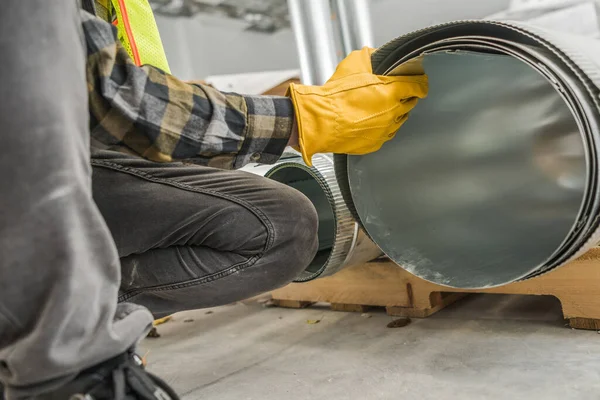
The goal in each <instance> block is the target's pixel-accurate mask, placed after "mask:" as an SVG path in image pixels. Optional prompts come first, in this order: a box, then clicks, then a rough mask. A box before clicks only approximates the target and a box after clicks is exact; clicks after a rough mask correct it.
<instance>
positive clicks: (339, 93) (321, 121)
mask: <svg viewBox="0 0 600 400" xmlns="http://www.w3.org/2000/svg"><path fill="white" fill-rule="evenodd" d="M373 51H374V50H373V49H370V48H367V47H365V48H363V49H362V50H357V51H353V52H352V53H350V55H349V56H348V57H346V58H345V59H344V60H343V61H342V62H341V63H340V64H339V65H338V67H337V69H336V71H335V73H334V74H333V76H332V77H331V78H330V79H329V80H328V81H327V82H326V83H325V85H323V86H305V85H299V84H293V83H292V84H291V85H290V88H289V91H288V95H289V96H290V97H291V99H292V102H293V103H294V109H295V111H296V123H297V126H298V142H299V146H298V147H299V150H300V152H301V153H302V158H303V159H304V162H305V163H306V164H308V165H312V163H311V158H312V156H313V154H316V153H340V154H366V153H371V152H374V151H377V150H379V148H381V146H382V145H383V143H385V142H386V141H388V140H390V139H392V138H393V137H394V135H395V134H396V131H397V130H398V129H399V128H400V126H401V125H402V124H403V123H404V122H405V121H406V119H407V117H408V112H409V111H410V110H411V109H412V108H413V107H414V106H415V104H417V101H418V99H422V98H423V97H425V96H426V95H427V89H428V86H427V76H426V75H416V76H381V75H375V74H373V69H372V67H371V53H372V52H373Z"/></svg>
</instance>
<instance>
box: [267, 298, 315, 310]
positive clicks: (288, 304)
mask: <svg viewBox="0 0 600 400" xmlns="http://www.w3.org/2000/svg"><path fill="white" fill-rule="evenodd" d="M313 303H314V302H312V301H298V300H281V299H273V305H275V306H277V307H282V308H306V307H308V306H310V305H311V304H313Z"/></svg>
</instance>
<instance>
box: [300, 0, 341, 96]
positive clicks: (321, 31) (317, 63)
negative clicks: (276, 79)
mask: <svg viewBox="0 0 600 400" xmlns="http://www.w3.org/2000/svg"><path fill="white" fill-rule="evenodd" d="M288 6H289V10H290V19H291V23H292V29H293V30H294V36H295V37H296V46H297V47H298V58H299V60H300V73H301V79H302V83H304V84H305V85H322V84H323V83H325V82H326V81H327V79H329V77H330V76H331V75H333V72H334V71H335V67H336V65H337V57H336V51H335V41H334V36H333V27H332V23H331V8H330V6H329V1H328V0H288Z"/></svg>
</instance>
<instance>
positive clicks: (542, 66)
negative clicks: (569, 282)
mask: <svg viewBox="0 0 600 400" xmlns="http://www.w3.org/2000/svg"><path fill="white" fill-rule="evenodd" d="M372 63H373V69H374V72H375V73H378V74H388V75H397V74H412V73H421V72H423V70H424V71H425V72H426V73H427V74H428V75H429V79H430V93H429V96H428V98H427V99H425V100H423V101H422V102H420V104H419V105H418V106H417V108H416V109H415V110H414V111H413V112H412V113H411V116H410V118H409V120H408V122H407V123H406V124H405V125H404V126H403V127H402V128H401V130H400V132H399V133H398V135H397V136H396V138H395V139H394V140H392V141H391V142H390V143H388V144H386V145H385V146H384V147H383V149H382V150H381V151H379V152H377V153H375V154H370V155H366V156H345V155H336V156H335V167H336V172H337V175H338V182H339V184H340V187H341V190H342V193H343V195H344V198H345V200H346V202H347V204H348V206H349V209H350V210H351V211H352V213H353V215H354V217H355V218H356V219H357V221H359V222H360V224H361V225H362V226H363V227H364V228H365V230H366V231H367V232H368V234H369V236H370V237H371V238H372V239H373V241H374V242H375V243H377V244H378V245H379V247H381V249H382V250H383V251H384V252H385V253H386V254H387V255H388V256H389V257H390V258H391V259H392V260H394V261H395V262H396V263H398V265H400V266H401V267H403V268H405V269H407V270H408V271H410V272H411V273H413V274H415V275H417V276H420V277H422V278H424V279H427V280H429V281H432V282H435V283H438V284H442V285H448V286H453V287H459V288H484V287H491V286H498V285H503V284H507V283H510V282H514V281H517V280H521V279H527V278H530V277H533V276H536V275H539V274H541V273H544V272H547V271H550V270H552V269H554V268H557V267H559V266H561V265H563V264H565V263H567V262H568V261H570V260H572V259H574V258H575V257H577V256H578V255H581V254H582V253H583V252H585V251H586V250H587V249H589V248H590V247H591V246H593V245H595V244H596V243H597V242H598V241H599V239H600V234H599V233H598V209H599V207H598V206H599V204H598V203H599V202H598V200H599V197H598V159H597V154H598V143H599V141H598V140H599V136H598V135H599V132H600V114H599V106H600V104H599V101H598V95H599V89H598V87H599V85H600V44H599V43H598V42H597V41H596V40H593V39H587V38H582V37H576V36H570V35H565V34H561V33H553V32H548V31H544V30H541V29H538V28H535V27H531V26H527V25H524V24H521V23H504V22H494V21H458V22H453V23H447V24H443V25H438V26H433V27H430V28H427V29H423V30H419V31H416V32H412V33H410V34H407V35H404V36H401V37H399V38H397V39H395V40H393V41H391V42H389V43H387V44H386V45H384V46H383V47H381V48H380V49H379V50H378V51H377V52H375V53H374V54H373V57H372Z"/></svg>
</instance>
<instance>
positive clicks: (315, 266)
mask: <svg viewBox="0 0 600 400" xmlns="http://www.w3.org/2000/svg"><path fill="white" fill-rule="evenodd" d="M312 161H313V166H312V167H309V166H307V165H306V164H305V163H304V162H303V161H302V158H293V159H288V160H285V161H283V162H280V163H278V164H277V165H275V166H274V167H272V168H271V169H270V170H269V171H267V172H266V173H265V177H267V178H270V179H273V180H276V181H278V182H281V183H284V184H286V185H288V186H291V187H293V188H295V189H297V190H299V191H300V192H302V193H303V194H304V195H305V196H306V197H308V198H309V199H310V201H311V202H312V203H313V205H314V206H315V208H316V210H317V213H318V216H319V231H318V235H319V250H318V252H317V255H316V256H315V258H314V259H313V260H312V262H311V263H310V265H309V266H308V267H307V268H306V270H305V271H304V272H303V273H302V274H301V275H300V276H299V277H298V278H296V279H295V281H296V282H304V281H309V280H312V279H315V278H318V277H324V276H328V275H332V274H334V273H336V272H337V271H339V270H340V269H342V268H344V267H347V266H350V265H355V264H360V263H364V262H367V261H370V260H373V259H374V258H377V257H379V256H380V255H381V254H382V253H381V250H380V249H379V248H378V247H377V246H376V245H375V244H374V243H373V242H372V241H371V240H370V239H369V238H368V237H367V236H366V235H365V234H364V232H363V231H362V229H360V227H359V226H358V224H357V223H356V222H355V221H354V218H353V217H352V214H351V212H350V211H349V210H348V208H347V207H346V204H345V203H344V199H343V198H342V194H341V192H340V189H339V186H338V183H337V181H336V178H335V172H334V168H333V158H332V156H330V155H326V154H318V155H316V156H314V157H313V160H312Z"/></svg>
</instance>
